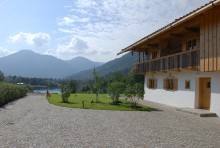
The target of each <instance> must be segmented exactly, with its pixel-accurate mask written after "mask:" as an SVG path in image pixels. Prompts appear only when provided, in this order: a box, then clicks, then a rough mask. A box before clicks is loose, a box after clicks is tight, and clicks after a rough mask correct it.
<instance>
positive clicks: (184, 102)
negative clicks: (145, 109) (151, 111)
mask: <svg viewBox="0 0 220 148" xmlns="http://www.w3.org/2000/svg"><path fill="white" fill-rule="evenodd" d="M169 74H170V73H164V74H162V73H160V74H156V75H153V77H154V78H156V79H157V89H148V88H147V79H148V78H151V77H152V76H148V75H146V76H145V96H144V99H146V100H149V101H153V102H158V103H162V104H166V105H170V106H175V107H190V108H194V102H195V76H194V75H196V74H195V72H191V73H189V72H181V73H180V72H178V73H171V74H172V75H173V76H175V78H178V91H167V90H164V89H163V79H164V78H166V77H167V76H168V75H169ZM185 80H190V89H185Z"/></svg>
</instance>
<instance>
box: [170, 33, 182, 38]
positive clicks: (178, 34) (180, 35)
mask: <svg viewBox="0 0 220 148" xmlns="http://www.w3.org/2000/svg"><path fill="white" fill-rule="evenodd" d="M170 35H171V36H174V37H178V38H182V37H183V35H182V34H180V33H171V34H170Z"/></svg>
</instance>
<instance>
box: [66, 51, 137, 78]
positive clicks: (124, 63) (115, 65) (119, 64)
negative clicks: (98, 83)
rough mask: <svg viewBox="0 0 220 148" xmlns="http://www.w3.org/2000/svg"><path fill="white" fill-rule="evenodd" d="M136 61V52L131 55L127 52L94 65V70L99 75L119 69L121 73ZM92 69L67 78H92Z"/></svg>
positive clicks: (126, 70)
mask: <svg viewBox="0 0 220 148" xmlns="http://www.w3.org/2000/svg"><path fill="white" fill-rule="evenodd" d="M137 61H138V54H134V55H133V56H132V55H131V53H127V54H125V55H124V56H122V57H120V58H117V59H114V60H112V61H109V62H107V63H105V64H103V65H101V66H99V67H96V70H97V71H98V72H99V74H100V75H101V76H107V75H111V74H113V73H114V72H116V71H120V72H122V73H126V72H128V71H129V70H131V68H132V65H133V64H134V63H137ZM92 73H93V69H89V70H85V71H81V72H79V73H76V74H73V75H71V76H69V77H68V78H71V79H89V78H92Z"/></svg>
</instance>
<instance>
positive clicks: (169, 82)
mask: <svg viewBox="0 0 220 148" xmlns="http://www.w3.org/2000/svg"><path fill="white" fill-rule="evenodd" d="M163 85H164V89H165V90H168V91H176V90H178V79H176V78H165V79H164V82H163Z"/></svg>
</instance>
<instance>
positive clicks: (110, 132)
mask: <svg viewBox="0 0 220 148" xmlns="http://www.w3.org/2000/svg"><path fill="white" fill-rule="evenodd" d="M142 103H145V104H148V105H150V106H154V107H157V108H158V109H161V111H154V112H130V111H101V110H83V109H71V108H63V107H58V106H54V105H51V104H48V103H47V101H46V99H45V97H44V96H43V95H37V94H30V95H28V96H27V97H25V98H23V99H20V100H17V101H15V102H13V103H12V104H9V105H7V106H6V107H4V108H0V147H88V148H90V147H114V148H116V147H129V148H130V147H135V148H136V147H158V148H159V147H167V148H172V147H175V148H176V147H180V148H181V147H189V148H192V147H220V140H219V139H220V118H200V117H197V116H193V115H188V114H185V113H182V112H177V111H175V109H174V108H171V107H168V106H164V105H160V104H155V103H152V102H147V101H143V102H142Z"/></svg>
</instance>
